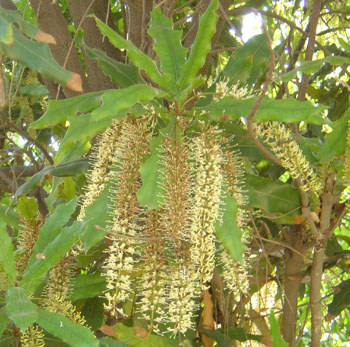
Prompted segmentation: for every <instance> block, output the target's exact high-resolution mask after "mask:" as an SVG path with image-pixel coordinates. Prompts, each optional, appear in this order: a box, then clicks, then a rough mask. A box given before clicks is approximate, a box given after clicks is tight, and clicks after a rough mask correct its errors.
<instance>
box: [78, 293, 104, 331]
mask: <svg viewBox="0 0 350 347" xmlns="http://www.w3.org/2000/svg"><path fill="white" fill-rule="evenodd" d="M101 293H103V292H100V295H101ZM105 303H106V299H102V298H99V297H96V298H89V299H87V300H86V301H85V304H84V306H83V308H82V310H81V314H82V316H83V317H84V318H85V319H86V324H87V325H88V326H89V327H91V330H93V331H95V330H97V329H99V328H101V326H102V324H103V323H104V320H105V315H104V306H103V305H104V304H105Z"/></svg>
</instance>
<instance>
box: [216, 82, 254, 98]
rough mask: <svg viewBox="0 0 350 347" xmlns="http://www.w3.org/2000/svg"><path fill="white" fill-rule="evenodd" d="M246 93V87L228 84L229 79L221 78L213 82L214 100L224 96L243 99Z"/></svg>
mask: <svg viewBox="0 0 350 347" xmlns="http://www.w3.org/2000/svg"><path fill="white" fill-rule="evenodd" d="M247 95H248V89H247V88H246V87H239V85H238V84H234V85H230V84H229V79H228V78H226V79H222V80H220V81H218V82H217V83H216V84H215V94H214V96H213V100H214V101H215V102H217V101H219V100H221V99H222V98H224V97H225V96H228V97H230V98H233V99H237V100H240V99H244V98H246V97H247Z"/></svg>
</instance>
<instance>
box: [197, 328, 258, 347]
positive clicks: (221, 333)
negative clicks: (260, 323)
mask: <svg viewBox="0 0 350 347" xmlns="http://www.w3.org/2000/svg"><path fill="white" fill-rule="evenodd" d="M201 332H203V333H204V334H205V335H207V336H208V337H210V338H212V339H213V340H215V341H216V342H217V343H218V345H219V346H220V347H230V346H232V345H233V344H234V341H235V340H238V341H240V342H245V341H249V340H253V341H258V342H260V341H261V339H262V335H253V334H249V333H248V332H247V331H246V330H245V329H243V328H236V327H228V329H227V330H226V329H224V328H220V329H216V330H209V329H203V330H201Z"/></svg>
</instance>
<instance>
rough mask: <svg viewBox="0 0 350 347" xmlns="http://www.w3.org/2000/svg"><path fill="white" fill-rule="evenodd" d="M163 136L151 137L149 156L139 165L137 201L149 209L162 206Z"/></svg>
mask: <svg viewBox="0 0 350 347" xmlns="http://www.w3.org/2000/svg"><path fill="white" fill-rule="evenodd" d="M163 140H164V135H163V134H160V135H158V136H156V137H153V138H152V140H151V142H150V152H151V153H150V156H149V157H148V158H147V159H146V160H145V161H144V162H143V163H142V164H141V167H140V173H141V180H142V186H141V187H140V189H139V190H138V192H137V199H138V201H139V203H140V204H141V205H142V206H147V207H148V208H149V209H151V210H152V209H156V208H160V207H161V206H162V205H163V204H164V193H163V190H162V188H161V185H160V182H161V177H162V173H161V168H162V166H161V156H162V154H161V149H162V141H163Z"/></svg>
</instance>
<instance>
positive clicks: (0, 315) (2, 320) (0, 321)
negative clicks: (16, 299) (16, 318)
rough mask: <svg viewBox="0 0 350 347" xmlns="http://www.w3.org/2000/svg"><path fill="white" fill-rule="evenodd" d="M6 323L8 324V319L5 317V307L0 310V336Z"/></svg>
mask: <svg viewBox="0 0 350 347" xmlns="http://www.w3.org/2000/svg"><path fill="white" fill-rule="evenodd" d="M8 322H9V317H8V315H7V312H6V310H5V307H2V308H1V309H0V336H1V335H2V334H3V332H4V330H5V329H6V326H7V323H8ZM0 346H1V345H0Z"/></svg>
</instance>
